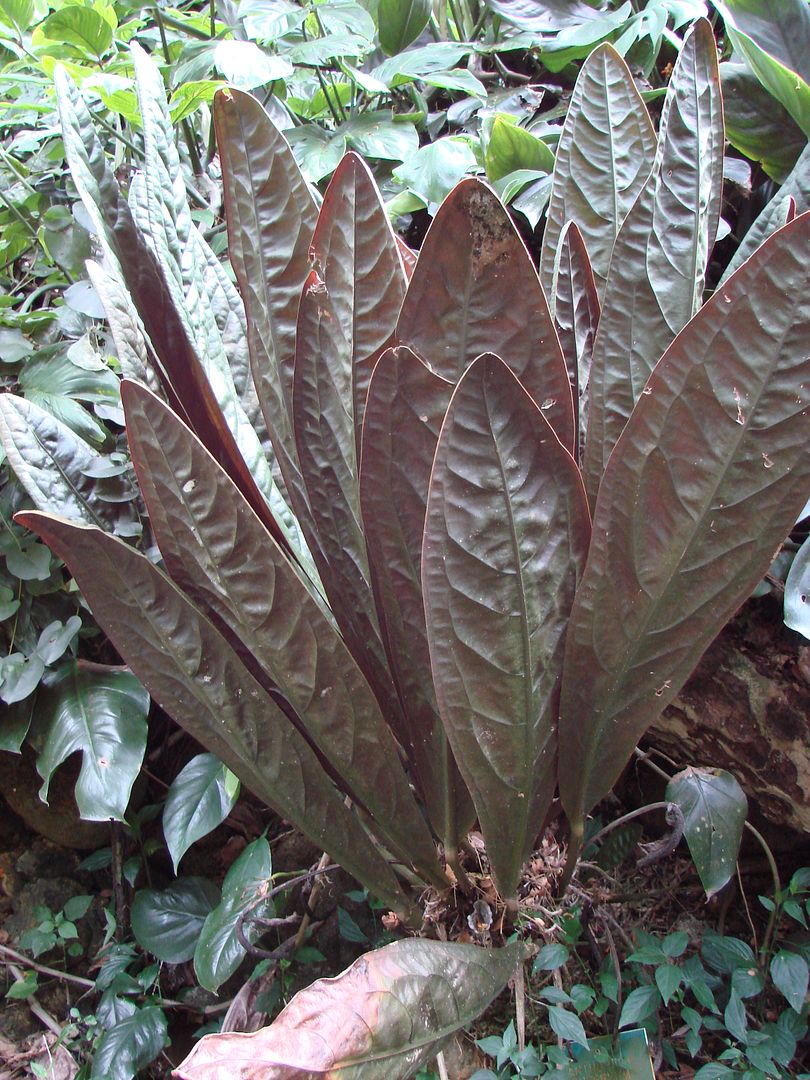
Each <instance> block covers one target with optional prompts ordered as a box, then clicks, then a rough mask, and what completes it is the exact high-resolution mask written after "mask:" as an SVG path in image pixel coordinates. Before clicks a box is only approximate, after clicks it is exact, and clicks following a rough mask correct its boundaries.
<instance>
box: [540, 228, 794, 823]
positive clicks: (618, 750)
mask: <svg viewBox="0 0 810 1080" xmlns="http://www.w3.org/2000/svg"><path fill="white" fill-rule="evenodd" d="M809 264H810V215H805V216H804V217H802V218H797V219H796V220H795V221H794V222H792V223H791V224H789V225H787V226H785V227H784V228H783V229H781V230H780V231H779V233H778V234H776V235H775V236H773V237H772V238H771V239H770V240H768V241H767V242H766V243H765V244H764V245H763V246H762V247H761V248H760V249H759V251H758V252H757V253H756V254H755V255H753V256H752V257H751V258H750V259H749V260H748V262H746V263H745V264H744V265H743V266H742V267H741V268H740V269H739V270H738V271H737V273H736V274H735V275H734V277H732V278H730V279H729V280H728V281H727V282H726V284H725V285H724V286H723V287H722V288H721V289H720V290H719V291H718V292H716V293H715V294H714V296H713V297H712V299H711V300H710V301H709V302H708V303H707V304H705V305H704V306H703V307H702V308H701V310H700V311H699V312H698V314H697V315H696V316H695V318H694V319H693V320H692V321H691V323H689V325H688V326H687V327H686V328H685V329H684V330H683V331H682V332H681V333H680V334H679V335H678V337H677V338H676V340H675V341H674V342H673V344H672V346H671V347H670V348H669V349H668V350H667V352H666V354H665V356H664V357H663V358H662V359H661V360H660V361H659V363H658V365H657V367H656V369H655V373H654V375H653V376H652V377H651V379H650V381H649V383H648V385H647V388H646V390H647V391H648V392H645V393H644V394H642V395H641V398H640V400H639V402H638V404H637V405H636V407H635V410H634V412H633V415H632V417H631V419H630V422H629V423H628V425H627V427H626V428H625V430H624V433H623V435H622V438H621V439H620V441H619V443H618V444H617V445H616V447H614V450H613V454H612V456H611V460H610V464H609V466H608V469H607V470H606V473H605V477H604V479H603V481H602V485H601V488H600V491H599V499H598V503H597V507H596V514H595V519H594V530H593V540H592V543H591V550H590V554H589V559H588V565H587V566H586V569H585V573H584V575H583V580H582V583H581V584H580V587H579V589H578V591H577V597H576V601H575V603H574V608H573V610H572V613H571V619H570V624H569V631H568V637H567V643H566V658H565V667H564V675H563V687H562V693H561V703H560V715H561V720H560V788H561V795H562V799H563V803H564V805H565V807H566V809H567V811H568V812H569V814H571V815H572V816H573V817H574V818H575V819H576V818H577V817H578V816H579V815H580V814H581V813H583V812H584V810H585V809H589V808H590V807H591V806H593V805H594V804H595V803H596V802H598V800H599V799H600V798H601V797H602V796H603V795H604V794H606V793H607V792H608V791H609V790H610V787H611V785H612V784H613V783H614V782H615V780H616V779H617V778H618V776H619V774H620V773H621V770H622V769H623V768H624V765H625V764H626V762H627V758H628V757H629V755H630V754H631V753H632V748H633V747H634V746H635V745H636V744H637V742H638V740H639V738H640V737H641V735H642V734H643V732H644V731H645V730H646V729H647V727H648V726H649V724H651V723H652V722H653V721H654V719H655V718H656V717H657V716H658V715H659V713H660V712H661V710H663V709H664V708H666V706H667V705H668V704H669V702H670V701H671V700H672V698H673V697H674V696H675V694H676V693H677V692H678V690H679V689H680V687H681V686H682V685H683V682H684V681H685V680H686V678H687V677H688V675H689V674H690V673H691V671H692V670H693V668H694V666H695V664H696V663H697V661H698V659H699V657H700V654H701V652H702V651H703V649H705V648H706V647H707V646H708V644H709V642H710V641H711V640H712V638H713V637H714V636H715V634H716V633H717V631H718V628H719V627H721V626H723V624H724V623H725V621H726V620H727V619H728V618H730V616H731V615H732V614H733V613H734V611H736V609H737V607H738V606H739V604H740V603H741V602H742V600H743V599H744V598H745V597H746V595H748V593H747V591H746V590H748V589H753V588H754V586H755V585H756V583H757V582H758V581H759V580H760V579H761V577H762V575H763V574H764V573H765V571H766V570H767V568H768V566H769V565H770V561H771V557H772V555H773V551H774V549H775V548H776V547H777V545H778V544H779V543H780V542H781V540H782V539H783V538H784V536H785V535H786V534H787V533H788V532H789V531H790V529H791V528H792V526H793V524H794V522H795V520H796V517H797V515H798V514H799V512H800V510H801V508H802V506H803V505H804V503H805V501H806V497H807V491H808V489H810V475H808V473H810V462H808V460H807V457H806V455H805V454H804V452H803V447H804V446H805V445H806V440H807V438H808V437H809V436H810V432H808V431H807V424H808V417H807V416H806V415H805V414H803V413H802V412H800V411H797V410H796V407H795V406H796V386H797V385H798V384H799V383H800V381H801V379H802V378H804V377H805V376H804V374H803V373H804V371H805V370H808V373H809V374H810V360H808V357H807V350H806V348H805V347H804V344H803V342H804V335H805V334H807V332H808V330H810V296H808V290H810V265H809ZM788 281H790V282H791V283H792V284H791V287H790V288H786V287H785V283H786V282H788ZM805 282H806V283H807V287H808V289H807V290H806V289H805ZM718 365H719V366H718ZM719 370H723V371H724V372H726V377H725V378H724V379H723V380H722V381H720V380H718V379H717V377H716V373H717V372H718V371H719ZM732 372H733V375H732V377H731V378H729V373H732ZM687 446H688V450H686V453H685V455H684V449H685V448H686V447H687ZM754 506H756V508H757V509H756V513H754V511H753V507H754ZM662 515H664V517H663V518H662ZM663 520H665V521H666V525H667V527H666V529H665V530H664V531H663V532H662V530H661V524H662V521H663ZM631 537H632V538H633V539H632V543H631V542H630V538H631ZM617 627H620V628H621V629H622V633H621V635H618V636H617V633H616V628H617Z"/></svg>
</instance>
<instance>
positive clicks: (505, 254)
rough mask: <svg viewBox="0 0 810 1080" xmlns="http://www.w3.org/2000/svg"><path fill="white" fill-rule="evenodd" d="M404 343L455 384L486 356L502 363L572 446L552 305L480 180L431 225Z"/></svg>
mask: <svg viewBox="0 0 810 1080" xmlns="http://www.w3.org/2000/svg"><path fill="white" fill-rule="evenodd" d="M397 339H398V341H399V342H401V343H402V344H403V345H408V346H409V347H410V348H412V349H413V351H414V352H415V353H416V354H417V355H418V356H419V357H420V358H421V359H422V360H424V361H425V363H427V365H428V367H429V368H430V369H431V370H432V371H433V372H435V374H437V375H440V376H441V377H442V378H443V379H447V380H448V381H449V382H452V383H456V382H458V380H459V379H460V378H461V376H462V374H463V373H464V371H465V370H466V369H467V367H468V366H469V365H470V364H471V363H472V361H473V360H474V359H475V358H476V357H477V356H480V355H481V354H482V353H485V352H494V353H496V354H497V355H498V356H503V358H504V361H505V362H506V364H507V365H508V366H509V368H510V369H511V371H512V372H513V374H514V375H516V376H517V378H518V379H520V381H521V383H522V384H523V386H524V387H525V389H526V391H527V392H528V393H529V394H530V395H531V396H532V397H533V398H534V400H535V401H536V403H537V404H538V406H539V407H540V408H541V409H542V410H543V415H544V416H545V417H546V419H547V420H548V421H549V423H550V424H551V426H552V427H553V428H554V430H555V432H556V433H557V435H558V436H559V438H560V440H561V442H562V443H563V445H564V446H566V447H573V445H574V417H573V405H572V400H571V388H570V385H569V382H568V374H567V372H566V368H565V359H564V357H563V355H562V350H561V349H560V343H559V341H558V340H557V335H556V333H555V330H554V324H553V322H552V319H551V315H550V314H549V310H548V303H547V301H546V298H545V296H544V294H543V290H542V288H541V287H540V281H539V279H538V277H537V273H536V271H535V269H534V266H533V264H532V261H531V258H530V257H529V254H528V252H527V251H526V247H525V245H524V243H523V241H522V240H521V238H520V236H519V234H518V232H517V230H516V229H515V226H514V224H513V223H512V221H511V219H510V217H509V215H508V213H507V212H506V210H505V209H504V207H503V206H502V205H501V203H500V202H499V200H498V198H497V196H496V195H495V194H494V192H493V191H492V190H491V189H490V188H488V187H487V186H486V185H485V184H483V183H481V181H480V180H476V179H472V178H468V179H466V180H462V181H461V183H460V184H458V185H457V186H456V188H455V189H454V190H453V191H452V192H451V194H450V195H449V196H448V198H447V199H446V200H445V201H444V203H442V205H441V207H440V208H439V212H438V214H437V215H436V217H435V218H434V219H433V222H432V224H431V226H430V228H429V229H428V233H427V236H426V237H425V240H424V243H423V244H422V248H421V251H420V253H419V259H418V261H417V264H416V269H415V270H414V273H413V277H412V278H411V281H410V284H409V285H408V292H407V294H406V296H405V302H404V304H403V305H402V311H401V313H400V317H399V322H398V324H397Z"/></svg>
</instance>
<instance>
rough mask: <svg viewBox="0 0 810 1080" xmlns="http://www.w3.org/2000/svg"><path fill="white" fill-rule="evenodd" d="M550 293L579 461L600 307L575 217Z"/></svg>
mask: <svg viewBox="0 0 810 1080" xmlns="http://www.w3.org/2000/svg"><path fill="white" fill-rule="evenodd" d="M551 295H552V296H553V298H554V302H553V307H552V314H553V315H554V325H555V326H556V327H557V336H558V337H559V339H560V346H561V348H562V351H563V355H564V356H565V364H566V367H567V368H568V378H569V380H570V382H571V393H572V395H573V398H574V415H575V417H576V422H577V446H576V453H575V454H574V459H575V460H576V461H580V460H581V456H582V450H583V447H584V446H585V432H586V430H587V427H588V380H589V378H590V374H591V358H592V356H593V344H594V341H595V340H596V331H597V329H598V327H599V315H600V307H599V294H598V293H597V291H596V283H595V281H594V276H593V270H592V268H591V263H590V259H589V258H588V250H587V248H586V247H585V241H584V240H583V239H582V233H581V232H580V231H579V229H578V228H577V226H576V223H575V222H573V221H569V222H567V223H566V225H565V226H564V228H563V231H562V232H561V233H560V243H559V246H558V249H557V257H556V259H555V263H554V280H553V285H552V294H551Z"/></svg>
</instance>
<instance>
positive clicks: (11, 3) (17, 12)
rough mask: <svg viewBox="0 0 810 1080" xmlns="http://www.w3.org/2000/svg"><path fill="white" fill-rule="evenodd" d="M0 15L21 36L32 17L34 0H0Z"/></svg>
mask: <svg viewBox="0 0 810 1080" xmlns="http://www.w3.org/2000/svg"><path fill="white" fill-rule="evenodd" d="M0 14H2V16H3V18H4V19H6V20H8V22H10V23H11V24H12V26H14V27H15V29H16V30H17V32H18V34H20V35H22V34H24V33H25V31H26V30H27V29H28V28H29V27H30V25H31V20H32V19H33V17H34V0H0Z"/></svg>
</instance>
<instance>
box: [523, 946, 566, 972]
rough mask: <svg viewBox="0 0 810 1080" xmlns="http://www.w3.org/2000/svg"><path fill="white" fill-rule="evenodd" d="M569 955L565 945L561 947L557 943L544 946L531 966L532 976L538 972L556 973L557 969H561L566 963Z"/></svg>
mask: <svg viewBox="0 0 810 1080" xmlns="http://www.w3.org/2000/svg"><path fill="white" fill-rule="evenodd" d="M569 955H570V951H569V950H568V949H567V948H566V947H565V945H561V944H560V943H559V942H557V941H554V942H551V943H550V944H548V945H544V946H543V948H542V949H541V950H540V952H539V953H538V954H537V956H536V957H535V960H534V964H533V965H532V975H535V974H537V972H538V971H556V970H557V968H559V967H562V966H563V964H565V963H566V962H567V960H568V957H569Z"/></svg>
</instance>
